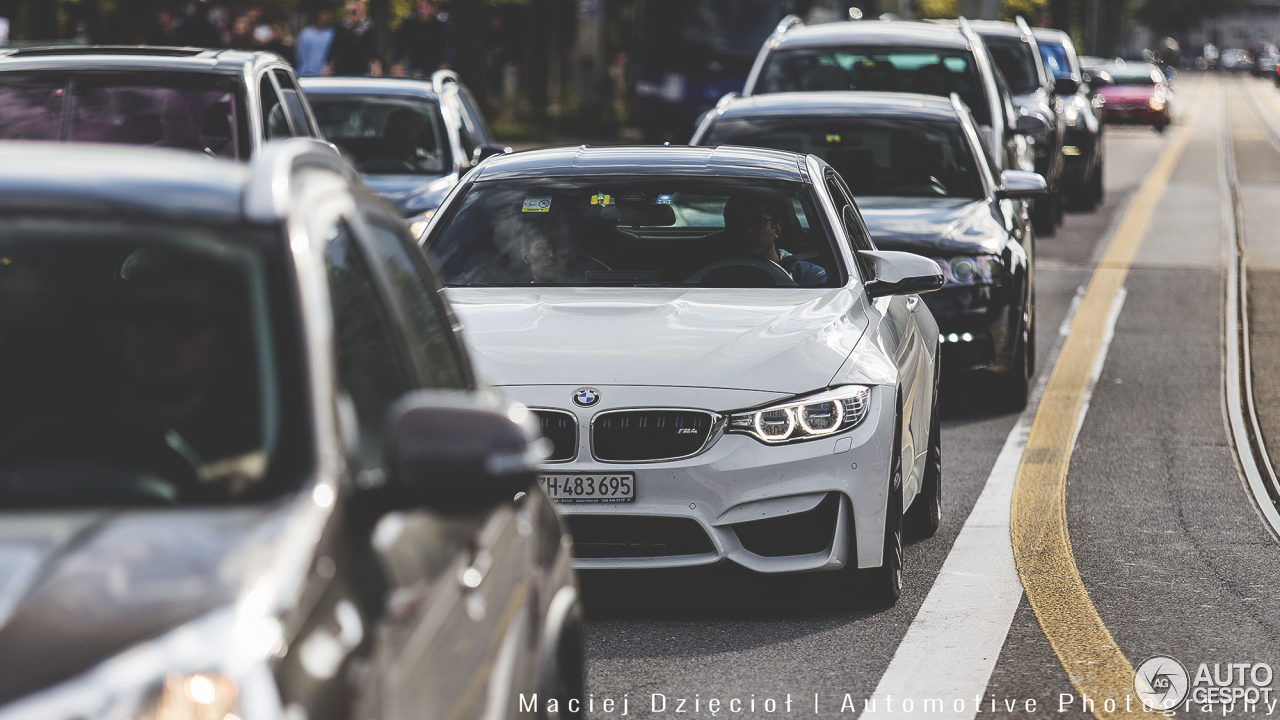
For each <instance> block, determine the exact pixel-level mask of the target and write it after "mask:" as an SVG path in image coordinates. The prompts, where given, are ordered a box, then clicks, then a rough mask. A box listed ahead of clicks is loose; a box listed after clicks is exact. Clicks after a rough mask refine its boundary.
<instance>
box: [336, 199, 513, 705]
mask: <svg viewBox="0 0 1280 720" xmlns="http://www.w3.org/2000/svg"><path fill="white" fill-rule="evenodd" d="M365 210H366V211H365V213H364V219H365V221H366V222H365V223H363V226H362V227H361V228H359V229H357V232H359V231H361V230H363V231H364V232H365V233H367V243H366V246H367V247H368V248H369V250H370V251H371V252H370V255H371V256H372V257H371V258H370V259H369V267H370V269H371V271H372V275H373V280H374V282H375V284H376V285H377V286H379V287H382V288H384V289H385V297H386V301H385V302H386V303H387V304H388V305H389V306H390V311H389V313H388V315H390V316H391V317H394V318H396V319H397V320H399V322H397V323H395V324H394V327H395V329H396V330H397V331H398V332H397V334H398V335H399V338H400V339H399V343H400V344H401V345H402V346H403V347H404V349H405V351H406V353H407V355H408V358H409V362H408V368H409V374H410V375H411V376H414V381H415V382H414V384H415V387H424V388H432V389H453V390H467V389H468V388H471V387H473V386H474V380H473V378H472V375H471V370H470V367H469V365H468V364H467V360H466V356H465V354H464V353H463V351H462V349H461V347H459V345H458V344H457V342H456V339H455V337H454V334H453V322H452V318H451V317H450V316H449V314H448V312H447V311H446V309H445V306H444V304H443V302H442V301H441V300H440V297H439V288H438V286H437V285H435V284H434V282H433V278H432V276H431V274H430V271H429V270H428V269H427V267H426V264H425V258H423V257H422V255H421V253H420V252H418V251H417V248H416V247H415V246H414V245H412V244H411V242H410V241H409V239H408V238H407V236H404V235H403V228H402V226H401V225H400V223H398V222H397V221H396V220H395V218H393V217H391V216H389V215H387V214H385V213H384V212H383V211H382V210H380V209H377V208H374V207H372V206H370V207H368V208H366V209H365ZM381 417H385V411H383V413H382V415H381ZM379 419H381V418H379ZM362 424H363V422H362ZM469 480H470V478H462V477H460V478H457V479H456V481H457V482H467V481H469ZM522 507H523V504H519V505H518V504H517V503H516V502H514V501H513V502H508V503H504V504H502V505H500V506H498V507H497V508H495V509H493V510H492V511H490V512H486V513H481V514H480V515H479V516H462V517H445V516H441V515H439V514H437V513H434V512H432V511H429V510H409V511H399V512H395V513H392V514H390V515H388V516H386V517H384V518H383V519H382V520H380V521H379V523H378V525H377V526H376V527H375V528H374V531H373V540H372V544H373V547H374V549H375V551H377V553H378V555H379V556H380V557H381V559H382V561H383V562H384V563H385V564H386V566H387V568H388V569H389V571H390V572H389V575H390V577H391V578H392V580H393V583H392V584H393V588H392V590H391V593H390V595H389V601H388V607H387V614H386V617H385V619H384V622H383V623H382V626H381V627H380V628H379V630H380V632H382V633H384V634H385V636H386V640H387V642H386V643H385V645H384V646H383V648H382V649H381V652H380V653H379V657H378V658H377V662H378V664H379V665H380V669H381V673H382V677H383V682H384V685H383V692H384V698H383V702H382V707H381V711H380V712H379V713H376V714H374V715H372V717H377V718H379V719H380V720H397V719H403V720H417V719H418V718H423V717H440V718H444V717H503V716H505V715H506V714H507V713H508V712H510V711H512V710H513V709H514V708H515V707H517V703H516V700H515V699H514V696H513V692H515V691H518V690H527V689H528V688H529V687H531V686H532V673H533V669H532V665H531V658H533V657H535V656H536V652H535V650H536V646H535V647H531V642H530V638H533V637H536V634H535V633H534V632H531V628H530V627H529V624H530V623H531V622H533V617H532V616H531V614H530V612H529V607H530V602H529V583H528V576H529V574H530V571H531V566H532V565H533V559H532V555H531V550H530V546H531V545H532V543H530V542H528V541H527V540H526V538H527V536H528V535H530V534H531V533H532V525H531V524H530V522H529V520H527V519H523V518H522V513H523V512H524V511H523V509H522ZM495 713H496V714H495Z"/></svg>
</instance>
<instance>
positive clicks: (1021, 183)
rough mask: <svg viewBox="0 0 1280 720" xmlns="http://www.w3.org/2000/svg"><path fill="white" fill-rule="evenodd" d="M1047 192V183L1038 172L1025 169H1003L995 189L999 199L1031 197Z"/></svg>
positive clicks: (1046, 193)
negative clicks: (997, 186)
mask: <svg viewBox="0 0 1280 720" xmlns="http://www.w3.org/2000/svg"><path fill="white" fill-rule="evenodd" d="M1048 194H1049V183H1047V182H1045V179H1044V176H1043V175H1041V174H1040V173H1034V172H1029V171H1027V170H1005V171H1004V172H1002V173H1000V187H999V188H997V189H996V197H997V198H1000V199H1001V200H1004V199H1006V198H1007V199H1010V200H1016V199H1019V198H1033V197H1039V196H1040V195H1048Z"/></svg>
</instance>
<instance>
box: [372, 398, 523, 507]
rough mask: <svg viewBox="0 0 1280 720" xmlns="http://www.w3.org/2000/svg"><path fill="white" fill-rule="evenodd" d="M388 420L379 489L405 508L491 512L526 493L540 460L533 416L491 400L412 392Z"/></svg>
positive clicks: (518, 407) (518, 408) (392, 411)
mask: <svg viewBox="0 0 1280 720" xmlns="http://www.w3.org/2000/svg"><path fill="white" fill-rule="evenodd" d="M388 417H389V420H388V424H387V435H386V437H387V440H386V458H385V466H386V469H387V481H386V490H387V491H388V492H390V493H392V494H393V497H395V498H396V500H397V501H398V502H402V503H403V504H406V505H420V506H424V507H429V508H431V509H433V510H439V511H442V512H454V513H461V512H474V511H477V510H482V509H484V508H487V507H493V506H495V505H497V504H499V503H501V502H504V501H507V500H510V499H511V498H512V497H514V496H515V494H516V493H518V492H520V491H522V490H527V489H528V488H529V486H530V485H532V484H533V482H534V481H535V479H536V472H537V469H538V463H539V462H540V461H541V460H542V459H543V457H545V456H546V455H547V452H546V451H545V447H546V445H547V443H546V441H545V440H542V439H541V438H540V432H539V430H538V424H537V422H536V421H535V420H534V417H533V413H531V412H530V411H529V410H528V409H527V408H526V407H524V406H523V405H520V404H518V403H510V402H507V401H505V400H503V399H501V397H500V396H497V395H496V394H493V395H487V394H480V393H474V392H440V391H428V390H423V391H418V392H412V393H409V394H407V395H405V396H403V397H402V398H401V399H400V400H398V401H397V402H396V404H395V405H394V406H392V408H391V411H390V412H389V413H388Z"/></svg>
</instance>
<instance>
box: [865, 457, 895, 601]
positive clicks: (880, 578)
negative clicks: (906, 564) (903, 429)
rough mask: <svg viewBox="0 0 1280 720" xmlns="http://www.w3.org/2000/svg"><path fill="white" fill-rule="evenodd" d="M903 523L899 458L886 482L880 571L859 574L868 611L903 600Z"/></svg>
mask: <svg viewBox="0 0 1280 720" xmlns="http://www.w3.org/2000/svg"><path fill="white" fill-rule="evenodd" d="M902 519H903V518H902V460H901V458H898V459H897V460H895V461H894V467H893V474H892V475H890V481H889V502H888V507H887V508H886V509H885V517H884V549H883V555H882V560H881V562H880V567H877V568H867V569H865V570H859V571H858V575H859V578H858V579H859V580H860V582H859V583H858V584H859V585H860V586H861V587H862V596H863V598H864V600H865V602H866V604H867V606H869V607H877V608H887V607H892V606H893V605H894V603H896V602H898V598H900V597H902V565H903V556H902Z"/></svg>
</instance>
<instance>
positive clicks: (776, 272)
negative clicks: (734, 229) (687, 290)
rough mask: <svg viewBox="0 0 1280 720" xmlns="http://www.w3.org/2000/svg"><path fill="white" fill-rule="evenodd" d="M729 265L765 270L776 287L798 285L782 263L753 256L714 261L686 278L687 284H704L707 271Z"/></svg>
mask: <svg viewBox="0 0 1280 720" xmlns="http://www.w3.org/2000/svg"><path fill="white" fill-rule="evenodd" d="M728 267H751V268H755V269H757V270H763V271H765V272H766V273H768V274H769V277H771V278H773V284H774V286H775V287H798V286H797V285H796V281H795V280H793V279H791V275H789V274H787V271H786V270H783V269H782V266H781V265H779V264H778V263H776V262H773V261H771V260H762V259H760V258H753V257H734V258H726V259H724V260H716V261H715V262H713V263H709V264H708V265H705V266H703V268H702V269H701V270H698V272H696V273H694V274H692V275H690V276H689V277H687V278H685V281H684V282H685V284H686V285H700V284H702V278H704V277H706V275H707V273H710V272H712V271H713V270H719V269H720V268H728Z"/></svg>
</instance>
